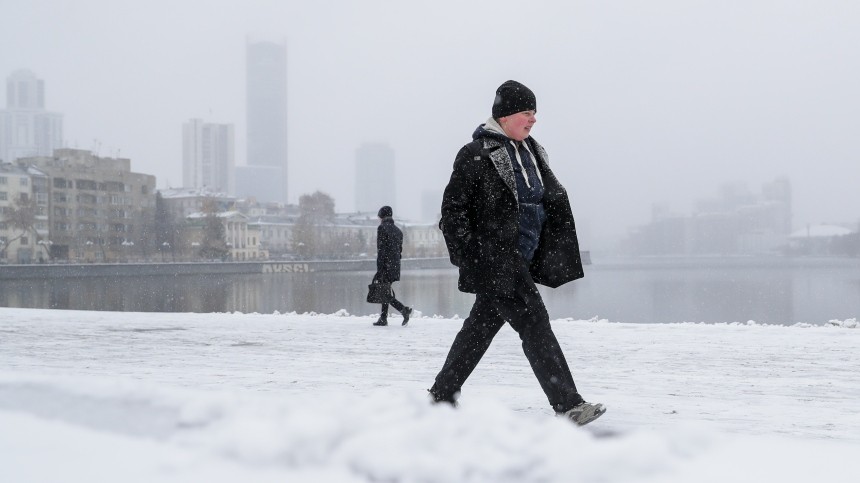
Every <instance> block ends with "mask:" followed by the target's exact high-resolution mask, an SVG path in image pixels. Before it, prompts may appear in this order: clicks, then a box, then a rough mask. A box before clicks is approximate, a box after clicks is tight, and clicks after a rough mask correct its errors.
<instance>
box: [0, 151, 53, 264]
mask: <svg viewBox="0 0 860 483" xmlns="http://www.w3.org/2000/svg"><path fill="white" fill-rule="evenodd" d="M47 179H48V178H47V175H45V173H43V172H41V171H39V170H38V169H36V168H27V167H22V166H18V165H15V164H12V163H2V164H0V263H31V262H34V261H37V260H42V261H44V260H46V259H47V258H49V257H50V253H49V250H50V245H49V244H47V241H46V240H48V199H47V194H46V191H47ZM30 203H32V205H30V206H31V207H32V210H33V212H32V220H30V221H32V224H30V225H29V226H20V225H19V223H17V222H16V219H18V218H19V215H17V213H16V210H19V209H21V208H22V207H24V206H26V205H28V204H30ZM25 209H26V208H25Z"/></svg>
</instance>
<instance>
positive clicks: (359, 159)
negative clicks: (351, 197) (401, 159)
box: [355, 143, 398, 215]
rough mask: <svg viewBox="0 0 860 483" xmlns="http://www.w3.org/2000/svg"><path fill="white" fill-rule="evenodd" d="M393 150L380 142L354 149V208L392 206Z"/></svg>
mask: <svg viewBox="0 0 860 483" xmlns="http://www.w3.org/2000/svg"><path fill="white" fill-rule="evenodd" d="M396 199H397V190H396V185H395V184H394V150H393V149H391V147H390V146H389V145H387V144H383V143H366V144H362V145H361V146H360V147H359V148H358V149H356V150H355V208H356V210H357V211H369V212H373V213H376V211H377V210H378V209H379V208H380V207H381V206H384V205H389V206H392V207H394V208H395V210H394V213H395V215H396V214H397V213H398V211H397V206H395V205H396Z"/></svg>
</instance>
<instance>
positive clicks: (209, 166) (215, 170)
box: [182, 119, 236, 195]
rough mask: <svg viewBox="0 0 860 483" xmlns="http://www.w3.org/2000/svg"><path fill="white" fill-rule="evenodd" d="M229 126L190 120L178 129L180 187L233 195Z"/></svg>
mask: <svg viewBox="0 0 860 483" xmlns="http://www.w3.org/2000/svg"><path fill="white" fill-rule="evenodd" d="M235 168H236V166H235V149H234V140H233V125H232V124H214V123H207V122H203V121H202V120H200V119H191V120H190V121H188V122H186V123H185V124H184V125H183V126H182V184H183V186H185V187H187V188H207V189H209V190H211V191H222V192H225V193H227V194H231V195H232V194H233V193H234V192H235V189H236V186H235Z"/></svg>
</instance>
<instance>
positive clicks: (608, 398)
mask: <svg viewBox="0 0 860 483" xmlns="http://www.w3.org/2000/svg"><path fill="white" fill-rule="evenodd" d="M0 316H2V319H0V320H3V322H2V323H0V360H2V361H3V366H2V369H0V428H3V427H4V426H9V427H11V426H16V425H21V428H20V429H19V431H18V432H15V433H14V434H13V433H10V431H0V432H2V434H3V435H2V436H0V451H2V450H3V449H4V448H7V449H8V448H11V447H16V448H18V449H17V450H16V451H19V452H22V453H24V454H23V456H26V455H33V454H34V452H35V454H38V452H39V451H44V452H45V454H51V451H56V452H57V454H55V455H54V457H55V458H60V460H62V458H63V455H64V454H65V453H63V452H62V451H59V450H58V449H57V448H53V449H50V448H41V449H39V448H35V449H32V450H28V451H24V450H23V449H20V448H21V445H22V444H23V445H24V446H25V447H26V444H25V443H26V441H27V437H24V436H23V434H24V433H25V432H28V431H29V432H36V433H38V434H41V433H40V431H43V432H47V433H49V434H67V433H69V434H68V435H67V436H65V437H67V438H69V440H70V441H76V440H78V439H80V438H84V436H83V435H80V434H77V433H75V431H78V432H81V431H86V432H88V433H87V434H88V435H89V436H87V437H93V438H95V439H96V440H97V441H103V444H105V445H109V446H111V447H116V446H115V444H114V443H110V444H109V443H108V440H109V439H112V438H122V441H123V442H124V443H123V444H132V445H134V444H137V445H147V448H149V447H150V446H152V447H153V448H151V449H148V450H139V451H143V453H144V454H146V455H150V456H151V457H152V458H153V461H160V463H159V464H162V465H163V464H166V463H164V461H163V460H164V459H165V458H166V459H168V460H171V461H172V459H171V458H179V457H178V456H176V455H181V454H184V453H183V452H190V454H192V455H196V456H195V457H196V458H198V460H195V461H198V462H199V458H203V456H200V455H205V458H213V459H214V461H215V462H216V463H217V465H221V466H224V465H226V467H229V468H228V469H225V470H224V471H223V472H222V473H221V475H222V477H223V478H224V481H230V480H231V478H228V477H227V476H226V475H237V474H244V475H245V476H247V475H248V474H249V473H248V472H251V474H253V477H254V478H255V479H260V480H264V479H266V478H268V477H272V478H273V479H278V478H283V477H284V475H286V474H289V475H290V477H291V478H292V479H293V480H294V481H305V480H303V479H302V478H307V481H373V480H379V479H382V480H385V479H386V478H387V479H391V480H392V481H564V480H568V477H570V478H573V477H574V476H575V477H576V478H579V479H580V481H634V480H635V481H693V480H690V479H687V480H685V479H684V478H685V477H686V478H690V477H691V476H690V475H696V476H695V478H694V479H695V481H720V478H727V477H728V478H734V480H733V481H766V480H761V479H758V480H755V479H750V480H743V479H738V475H739V474H741V473H738V471H739V470H738V469H737V467H734V469H732V467H731V465H729V467H724V466H726V465H725V463H726V461H724V459H725V458H738V457H739V455H738V454H734V453H732V452H735V453H737V452H741V451H742V450H743V451H751V452H752V453H753V454H754V453H755V449H756V448H761V447H765V446H766V447H767V448H770V449H769V450H768V451H776V453H774V455H775V456H772V457H773V458H777V457H778V458H779V459H778V460H774V465H773V467H766V468H767V471H769V472H770V473H766V474H771V475H774V473H773V472H774V471H778V472H779V473H776V475H779V476H780V477H781V478H782V481H803V480H801V479H799V478H800V477H801V476H802V475H804V471H805V470H806V469H808V470H809V471H810V472H811V473H810V475H811V476H814V475H815V467H816V466H817V465H819V464H820V463H821V462H823V461H825V460H828V459H834V458H836V459H837V461H838V459H839V458H840V457H841V455H842V454H843V453H844V454H856V452H857V450H858V449H860V412H858V411H857V410H856V404H857V401H858V400H860V375H858V371H857V369H856V367H857V363H856V360H857V355H858V354H860V330H857V329H851V328H846V327H806V328H801V327H782V326H758V325H701V324H698V325H697V324H678V325H669V324H657V325H638V324H623V323H607V322H594V321H567V320H557V321H555V322H554V323H553V325H554V328H555V330H556V334H557V336H558V338H559V340H560V342H561V345H562V347H563V349H564V350H565V354H566V355H567V358H568V362H569V363H570V365H571V368H572V370H573V372H574V377H575V379H576V381H577V385H578V386H579V389H580V392H581V393H583V395H584V396H585V397H586V398H587V399H588V400H591V401H599V402H603V403H604V404H606V405H607V406H608V408H609V411H608V412H607V414H606V415H605V416H604V417H603V418H602V419H600V420H598V421H597V422H595V423H594V424H593V425H591V426H588V427H586V428H585V429H584V430H583V429H579V428H575V427H573V426H572V425H569V424H567V423H565V422H564V421H561V420H558V419H556V418H553V417H552V415H551V411H550V410H549V408H548V405H547V402H546V399H545V398H544V396H543V394H542V392H541V391H540V388H539V386H538V384H537V382H536V380H535V379H534V376H533V375H532V374H531V370H530V368H529V365H528V362H527V361H526V359H525V357H524V356H523V355H522V351H521V349H520V347H519V343H518V342H519V341H518V339H517V337H516V334H515V333H514V332H513V330H511V329H510V328H504V329H503V330H502V331H501V332H500V334H499V336H498V337H497V338H496V340H495V341H494V344H493V346H492V347H491V348H490V351H489V352H488V353H487V355H486V357H485V359H484V360H483V361H482V363H481V364H480V365H479V366H478V369H477V370H476V371H475V373H474V374H473V376H472V378H471V379H470V380H469V381H468V382H467V385H466V387H465V388H464V392H463V396H462V399H461V408H460V409H459V410H457V411H452V410H449V409H447V408H441V407H432V406H430V405H428V404H427V403H426V399H425V398H426V396H425V392H424V391H425V389H426V388H427V387H429V386H430V385H431V384H432V379H433V377H434V376H435V373H436V371H438V369H439V367H440V366H441V364H442V362H443V360H444V357H445V354H446V352H447V349H448V347H449V345H450V343H451V341H452V340H453V337H454V334H455V333H456V331H457V330H458V329H459V326H460V324H461V321H455V320H450V319H433V318H420V319H417V320H414V321H413V322H411V323H410V325H409V327H406V328H402V327H400V326H399V319H394V318H393V319H392V322H393V324H394V325H392V326H389V327H385V328H378V327H372V326H371V322H372V321H373V319H371V318H369V317H349V316H339V315H324V316H311V315H277V314H276V315H271V314H270V315H260V314H139V313H111V312H71V311H66V312H63V311H47V310H24V309H0ZM846 325H850V324H846ZM59 424H62V428H60V427H59V426H58V425H59ZM67 425H68V426H67ZM28 428H29V429H28ZM91 431H94V432H95V435H92V434H90V433H89V432H91ZM613 434H617V435H619V436H618V437H612V438H603V437H599V436H602V435H613ZM96 436H98V437H96ZM595 436H597V437H596V439H595ZM34 444H35V443H34ZM95 444H98V443H95ZM171 448H173V449H175V451H170V449H171ZM810 448H815V449H816V450H815V451H813V453H812V454H813V455H815V456H816V457H817V458H821V459H819V460H811V461H809V462H803V461H802V460H803V458H800V457H798V458H795V459H791V455H792V454H794V452H795V451H796V452H798V454H799V455H800V454H805V455H807V456H806V457H808V456H809V454H810ZM162 453H164V454H162ZM2 454H4V453H0V455H2ZM5 454H7V455H8V454H10V453H5ZM123 454H124V455H125V456H126V457H129V455H128V454H127V453H123ZM744 454H747V453H744ZM66 457H68V458H71V456H66ZM785 457H788V458H789V460H788V462H789V463H781V464H780V465H776V461H782V460H783V458H785ZM6 458H8V456H7V457H4V456H0V467H4V466H5V465H7V464H8V463H10V462H11V461H12V460H7V461H4V459H6ZM159 458H161V459H159ZM743 458H746V459H750V458H752V461H755V462H758V463H759V464H767V459H768V457H764V456H763V455H758V456H743V457H742V459H743ZM120 459H121V458H120ZM192 460H193V458H192ZM15 461H18V462H19V464H18V465H12V468H13V471H14V470H15V469H16V468H17V470H18V471H20V475H23V476H26V477H32V478H33V479H32V480H27V481H50V479H49V478H48V479H44V480H39V475H40V473H39V471H42V470H44V471H47V470H46V469H44V468H42V469H41V470H40V469H38V468H36V466H37V465H34V466H32V467H31V466H28V465H27V464H26V458H23V459H18V460H15ZM182 461H185V460H182ZM207 461H208V460H207ZM751 463H752V462H747V464H751ZM138 464H140V462H139V461H138ZM153 464H155V463H153ZM171 464H172V465H173V466H172V467H175V468H174V469H176V468H178V469H176V472H175V473H170V474H171V475H173V476H174V477H175V481H192V480H194V479H195V478H198V477H202V475H203V473H200V472H201V471H203V470H202V469H201V468H199V466H198V465H195V464H191V463H177V462H172V463H171ZM711 465H713V468H712V467H711ZM805 465H809V467H808V468H807V467H806V466H805ZM840 465H842V467H843V469H844V471H843V470H840V472H839V473H837V474H834V475H831V477H830V478H829V479H828V481H853V480H854V478H853V476H856V475H860V463H852V464H851V465H848V466H847V467H846V466H845V462H844V460H843V461H842V462H841V463H840ZM155 468H156V469H153V468H149V470H151V471H155V472H156V473H154V474H157V475H158V477H159V478H161V479H168V480H169V478H166V476H165V474H163V473H160V472H158V471H157V468H160V466H157V465H156V467H155ZM715 468H719V469H718V470H715ZM103 469H104V471H106V472H107V473H106V475H105V478H108V479H110V478H112V477H115V476H116V475H117V473H111V472H110V471H111V470H110V468H103ZM117 471H120V472H121V471H122V470H121V469H118V470H117ZM732 471H734V472H735V473H731V472H732ZM237 472H238V473H237ZM727 472H728V473H727ZM73 473H74V472H73ZM13 474H15V473H13ZM142 474H147V473H145V472H144V473H142ZM685 475H686V476H685ZM42 476H45V475H42ZM45 477H46V478H47V476H45ZM93 478H95V479H96V480H98V479H99V475H98V474H96V475H95V476H93V475H92V474H90V479H89V481H93ZM295 478H298V479H295ZM319 478H322V479H321V480H320V479H319ZM786 478H788V479H786ZM794 478H798V479H794ZM842 478H844V479H842ZM637 479H638V480H637ZM64 480H66V481H87V480H86V479H84V478H82V479H80V480H77V479H70V478H64ZM13 481H14V480H13ZM141 481H143V480H141ZM210 481H211V480H210ZM568 481H573V480H572V479H570V480H568Z"/></svg>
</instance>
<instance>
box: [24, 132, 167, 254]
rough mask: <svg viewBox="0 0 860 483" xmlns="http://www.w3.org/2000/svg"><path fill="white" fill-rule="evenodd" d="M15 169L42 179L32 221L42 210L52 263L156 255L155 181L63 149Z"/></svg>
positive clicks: (126, 164)
mask: <svg viewBox="0 0 860 483" xmlns="http://www.w3.org/2000/svg"><path fill="white" fill-rule="evenodd" d="M17 164H18V166H20V167H22V168H26V169H28V170H30V171H31V172H33V170H36V171H37V172H38V173H40V175H39V176H36V177H35V178H34V180H33V187H32V189H33V196H34V197H35V201H36V207H37V217H36V219H35V221H36V223H37V224H38V223H40V222H41V221H42V218H40V216H39V215H38V214H39V213H40V212H41V210H40V209H39V207H40V206H44V207H45V208H46V211H47V212H46V213H45V216H44V221H45V224H46V227H45V228H46V229H45V230H44V231H43V233H44V234H42V232H40V238H42V240H40V241H42V242H43V247H48V250H49V253H50V258H51V259H52V260H56V259H59V260H71V261H89V262H93V261H108V262H112V261H122V260H128V259H129V258H141V257H146V255H147V253H149V252H151V251H152V250H153V249H154V247H155V239H154V237H153V233H152V220H153V219H154V209H155V176H152V175H149V174H142V173H135V172H132V171H131V161H130V160H129V159H125V158H107V157H105V158H101V157H98V156H95V155H93V154H92V153H91V152H90V151H85V150H79V149H66V148H64V149H57V150H55V151H54V155H53V156H51V157H32V158H21V159H19V160H18V161H17ZM40 179H43V180H44V181H40ZM37 226H38V225H37ZM37 243H38V242H37Z"/></svg>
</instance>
